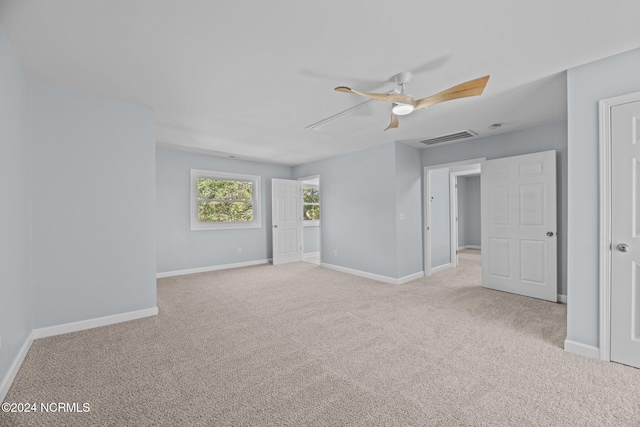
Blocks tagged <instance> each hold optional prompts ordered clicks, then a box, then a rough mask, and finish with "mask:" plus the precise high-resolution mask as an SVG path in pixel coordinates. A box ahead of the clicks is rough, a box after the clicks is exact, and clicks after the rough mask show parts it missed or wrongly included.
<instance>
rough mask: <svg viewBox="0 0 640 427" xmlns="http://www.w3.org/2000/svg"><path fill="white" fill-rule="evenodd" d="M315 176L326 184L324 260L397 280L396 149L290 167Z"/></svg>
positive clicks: (380, 148)
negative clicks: (335, 254) (335, 253)
mask: <svg viewBox="0 0 640 427" xmlns="http://www.w3.org/2000/svg"><path fill="white" fill-rule="evenodd" d="M311 175H320V176H321V178H320V179H321V181H322V227H321V230H320V233H321V239H322V261H323V262H324V263H327V264H333V265H337V266H341V267H346V268H352V269H355V270H360V271H366V272H369V273H373V274H379V275H383V276H387V277H397V276H396V274H397V265H396V206H395V191H396V183H395V144H393V143H390V144H385V145H381V146H378V147H373V148H368V149H365V150H361V151H357V152H354V153H349V154H345V155H342V156H339V157H333V158H330V159H326V160H320V161H317V162H312V163H307V164H304V165H300V166H295V167H293V168H292V176H293V178H294V179H295V178H299V177H304V176H311ZM334 250H337V251H338V256H334V255H333V251H334Z"/></svg>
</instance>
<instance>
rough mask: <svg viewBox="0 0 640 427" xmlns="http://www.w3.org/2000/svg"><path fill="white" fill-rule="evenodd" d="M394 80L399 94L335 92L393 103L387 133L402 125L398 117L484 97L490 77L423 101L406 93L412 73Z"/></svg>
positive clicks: (341, 87) (353, 91) (456, 87)
mask: <svg viewBox="0 0 640 427" xmlns="http://www.w3.org/2000/svg"><path fill="white" fill-rule="evenodd" d="M394 80H395V82H396V83H397V84H398V86H400V87H401V90H400V92H399V93H367V92H358V91H357V90H354V89H351V88H350V87H347V86H338V87H337V88H336V89H335V90H337V91H338V92H345V93H353V94H356V95H360V96H364V97H365V98H370V99H374V100H377V101H387V102H392V103H393V106H392V107H391V123H389V126H387V127H386V128H385V131H386V130H387V129H393V128H397V127H398V125H399V124H400V123H399V121H398V116H404V115H407V114H410V113H411V112H413V111H415V110H420V109H422V108H427V107H429V106H431V105H434V104H438V103H440V102H445V101H452V100H454V99H459V98H467V97H470V96H478V95H482V92H483V91H484V88H485V86H486V85H487V82H488V81H489V76H484V77H480V78H477V79H473V80H469V81H468V82H464V83H460V84H458V85H455V86H453V87H450V88H449V89H447V90H443V91H442V92H439V93H436V94H435V95H431V96H427V97H426V98H422V99H413V96H411V95H409V94H407V92H406V85H407V83H409V81H410V80H411V73H409V72H404V73H400V74H397V75H396V76H395V77H394Z"/></svg>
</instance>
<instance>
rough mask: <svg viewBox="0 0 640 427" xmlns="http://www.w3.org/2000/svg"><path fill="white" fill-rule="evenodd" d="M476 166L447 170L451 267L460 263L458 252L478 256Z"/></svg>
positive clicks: (479, 217) (478, 200)
mask: <svg viewBox="0 0 640 427" xmlns="http://www.w3.org/2000/svg"><path fill="white" fill-rule="evenodd" d="M472 166H473V167H472ZM480 167H481V166H480V164H477V165H470V166H459V167H453V168H450V169H449V190H450V196H449V211H450V213H451V219H450V224H451V225H450V232H451V244H450V248H451V260H452V265H453V267H458V266H459V265H460V262H459V254H460V253H461V252H463V253H464V254H466V255H476V256H477V257H479V256H480V245H481V238H480V236H481V233H480V228H481V221H480V219H481V216H480V215H481V203H480V202H481V200H480ZM459 169H462V170H459ZM478 259H479V258H478Z"/></svg>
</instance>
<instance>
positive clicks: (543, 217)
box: [480, 150, 558, 302]
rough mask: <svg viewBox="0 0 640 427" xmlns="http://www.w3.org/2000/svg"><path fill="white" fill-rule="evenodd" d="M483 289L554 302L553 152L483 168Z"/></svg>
mask: <svg viewBox="0 0 640 427" xmlns="http://www.w3.org/2000/svg"><path fill="white" fill-rule="evenodd" d="M480 176H481V203H482V208H481V209H482V227H481V232H482V286H484V287H486V288H490V289H496V290H499V291H505V292H511V293H515V294H520V295H525V296H530V297H534V298H540V299H544V300H548V301H554V302H555V301H557V298H558V286H557V250H558V249H557V237H556V220H557V211H556V152H555V150H551V151H545V152H541V153H533V154H526V155H522V156H514V157H505V158H501V159H495V160H488V161H486V162H484V163H483V164H482V172H481V174H480Z"/></svg>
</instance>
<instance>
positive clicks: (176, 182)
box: [156, 148, 324, 272]
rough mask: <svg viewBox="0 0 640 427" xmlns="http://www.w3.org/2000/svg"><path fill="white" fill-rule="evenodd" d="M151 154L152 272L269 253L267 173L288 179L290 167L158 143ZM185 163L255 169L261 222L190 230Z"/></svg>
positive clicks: (266, 256) (234, 170)
mask: <svg viewBox="0 0 640 427" xmlns="http://www.w3.org/2000/svg"><path fill="white" fill-rule="evenodd" d="M156 158H157V183H156V187H157V197H158V200H157V203H158V229H157V234H158V272H167V271H176V270H185V269H191V268H199V267H210V266H216V265H224V264H233V263H239V262H247V261H257V260H264V259H269V258H271V254H272V246H271V178H283V179H289V178H290V177H291V168H289V167H287V166H276V165H269V164H265V163H256V162H247V161H242V160H233V159H226V158H222V157H214V156H207V155H204V154H196V153H189V152H184V151H176V150H169V149H164V148H158V150H157V153H156ZM190 169H204V170H210V171H216V172H232V173H245V174H251V175H260V176H261V177H262V227H261V228H250V229H236V230H203V231H191V223H190V208H189V203H190V189H189V171H190ZM323 184H324V183H323ZM238 248H241V249H242V253H241V254H238Z"/></svg>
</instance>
